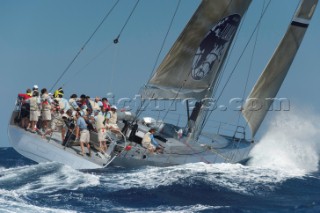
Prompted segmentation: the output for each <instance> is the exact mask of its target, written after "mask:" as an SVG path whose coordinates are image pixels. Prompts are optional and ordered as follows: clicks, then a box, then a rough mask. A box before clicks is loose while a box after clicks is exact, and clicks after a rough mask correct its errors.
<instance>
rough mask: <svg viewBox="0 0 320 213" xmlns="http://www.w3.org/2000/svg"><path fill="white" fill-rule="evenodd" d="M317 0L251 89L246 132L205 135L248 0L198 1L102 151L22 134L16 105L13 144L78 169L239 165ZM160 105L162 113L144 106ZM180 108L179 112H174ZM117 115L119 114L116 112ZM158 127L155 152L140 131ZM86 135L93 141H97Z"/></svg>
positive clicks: (304, 6)
mask: <svg viewBox="0 0 320 213" xmlns="http://www.w3.org/2000/svg"><path fill="white" fill-rule="evenodd" d="M317 3H318V1H317V0H301V1H300V5H299V7H298V8H297V10H296V12H295V14H294V16H293V19H292V21H291V23H290V24H289V27H288V29H287V32H286V33H285V35H284V37H283V39H282V40H281V42H280V44H279V45H278V47H277V49H276V50H275V52H274V54H273V56H272V58H271V59H270V61H269V63H268V64H267V66H266V68H265V69H264V70H263V72H262V74H261V76H260V77H259V78H258V80H257V82H256V84H255V85H254V87H253V88H252V91H251V92H250V94H249V96H248V98H247V101H246V102H245V104H244V105H243V106H242V109H241V113H242V115H243V117H244V119H245V120H246V122H247V124H248V126H249V127H250V130H251V135H250V137H249V138H247V134H246V131H245V130H246V128H245V127H243V126H239V125H234V126H233V125H229V126H228V128H230V129H228V130H227V131H226V130H225V126H226V125H225V123H218V124H217V126H216V129H217V130H216V131H215V132H209V133H206V132H204V131H203V130H204V128H205V126H206V124H207V123H208V120H209V119H210V112H211V111H212V110H211V106H212V102H213V100H214V99H215V98H216V95H217V94H216V91H217V86H218V84H219V81H220V78H221V72H222V70H223V68H224V64H225V62H226V59H227V57H228V55H229V52H230V50H231V46H232V44H233V42H234V40H235V37H236V35H237V32H238V31H239V28H240V24H241V22H242V21H243V17H244V15H245V13H246V11H247V10H248V8H249V6H250V4H251V0H237V1H233V0H203V1H202V2H201V3H200V5H199V7H198V9H197V10H196V11H195V13H194V14H193V16H192V17H191V19H190V21H189V22H188V24H187V25H186V27H185V28H184V30H183V31H182V33H181V34H180V36H179V37H178V39H177V40H176V42H175V43H174V44H173V46H172V48H171V49H170V51H169V52H168V54H167V55H166V57H165V58H164V60H163V61H162V63H161V64H160V66H159V67H158V69H157V70H156V71H155V72H154V73H153V75H152V76H151V78H150V79H149V81H148V82H147V83H146V85H144V86H143V87H142V88H141V90H140V95H141V100H142V101H141V106H140V107H138V109H137V111H136V113H135V115H134V116H129V117H130V118H126V116H122V119H119V125H120V123H121V124H122V123H123V122H121V121H122V120H123V121H124V125H123V126H121V127H122V137H121V138H119V137H117V136H114V135H112V133H110V135H109V136H108V142H109V143H110V145H109V148H108V155H107V156H100V154H99V153H98V152H96V153H95V155H94V156H93V157H91V158H90V157H82V156H79V155H77V152H78V151H79V147H77V146H75V145H74V146H70V147H63V146H62V145H61V141H59V136H58V134H57V135H55V133H54V134H53V136H52V138H51V139H50V140H49V141H48V142H44V141H43V140H41V139H40V138H39V136H38V135H36V134H32V133H29V132H26V131H24V130H23V129H21V128H20V127H18V126H17V124H16V123H15V118H16V117H17V116H18V115H19V112H20V107H19V104H18V105H17V107H16V109H15V110H14V111H13V114H12V117H11V120H10V124H9V128H8V133H9V137H10V139H11V143H12V146H13V147H14V148H15V149H16V150H17V151H18V152H19V153H20V154H22V155H24V156H26V157H28V158H30V159H32V160H34V161H36V162H46V161H57V162H60V163H64V164H67V165H70V166H72V167H74V168H76V169H91V168H102V167H106V166H108V165H115V166H122V167H138V166H147V165H150V166H172V165H179V164H186V163H196V162H204V163H223V162H225V163H241V162H245V161H246V160H248V155H249V152H250V150H251V149H252V148H253V146H254V145H255V143H256V142H255V140H254V138H255V135H256V133H257V131H258V129H259V127H260V125H261V123H262V122H263V120H264V118H265V116H266V114H267V112H268V109H269V107H270V106H271V104H272V101H273V100H274V98H275V96H276V95H277V93H278V91H279V89H280V87H281V85H282V83H283V81H284V79H285V77H286V74H287V72H288V70H289V68H290V65H291V64H292V62H293V60H294V57H295V55H296V53H297V51H298V48H299V46H300V44H301V42H302V39H303V37H304V34H305V32H306V30H307V28H308V25H309V22H310V20H311V18H312V15H313V13H314V11H315V8H316V5H317ZM153 102H156V103H158V102H164V103H166V104H167V106H168V107H167V109H165V110H163V111H162V115H161V116H160V114H159V113H155V112H154V111H152V110H146V109H148V106H149V105H150V104H153ZM177 102H179V103H183V104H185V114H186V117H187V119H186V121H185V122H184V123H182V122H180V121H179V118H177V119H176V120H173V121H172V122H168V121H167V120H168V119H166V118H168V117H169V116H170V114H172V113H174V112H173V111H172V110H170V109H171V108H172V107H174V106H176V103H177ZM179 110H182V109H179ZM120 117H121V116H120ZM151 128H154V129H156V134H155V136H154V137H155V138H156V140H157V141H158V142H159V144H160V145H161V147H162V148H163V151H162V152H161V153H153V152H150V151H149V150H147V149H146V148H144V147H143V146H142V145H141V142H142V140H143V137H144V135H145V134H146V133H147V132H148V131H149V130H150V129H151ZM95 134H96V133H95V132H91V135H92V137H91V138H92V140H91V143H93V144H95V143H97V137H96V135H95Z"/></svg>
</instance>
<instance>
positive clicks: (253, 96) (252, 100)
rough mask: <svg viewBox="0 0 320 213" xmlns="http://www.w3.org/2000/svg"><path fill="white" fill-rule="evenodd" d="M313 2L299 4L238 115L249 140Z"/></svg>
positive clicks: (277, 85)
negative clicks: (247, 131)
mask: <svg viewBox="0 0 320 213" xmlns="http://www.w3.org/2000/svg"><path fill="white" fill-rule="evenodd" d="M317 3H318V0H303V1H301V2H300V5H299V7H298V9H297V11H296V13H295V15H294V17H293V19H292V22H291V25H290V26H289V28H288V30H287V32H286V34H285V36H284V37H283V39H282V40H281V42H280V44H279V46H278V48H277V49H276V51H275V53H274V54H273V57H272V58H271V60H270V61H269V63H268V65H267V67H266V68H265V70H264V71H263V73H262V74H261V76H260V77H259V79H258V80H257V82H256V84H255V86H254V87H253V89H252V91H251V93H250V94H249V96H248V98H247V101H246V103H245V104H244V107H243V111H242V113H243V115H244V118H245V119H246V121H247V122H248V124H249V127H250V129H251V131H252V137H254V135H255V134H256V132H257V131H258V128H259V127H260V125H261V123H262V121H263V119H264V117H265V116H266V114H267V112H268V110H269V107H270V105H271V104H272V103H273V99H274V97H275V96H276V95H277V93H278V91H279V89H280V86H281V84H282V82H283V80H284V79H285V77H286V75H287V73H288V70H289V68H290V65H291V63H292V61H293V59H294V57H295V55H296V53H297V51H298V48H299V46H300V44H301V42H302V39H303V37H304V34H305V32H306V30H307V28H308V25H309V22H310V20H311V18H312V15H313V13H314V10H315V8H316V6H317Z"/></svg>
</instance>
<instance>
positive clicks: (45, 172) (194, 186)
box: [0, 148, 320, 212]
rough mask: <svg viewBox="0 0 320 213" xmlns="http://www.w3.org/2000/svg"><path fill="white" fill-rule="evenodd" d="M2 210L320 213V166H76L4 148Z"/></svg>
mask: <svg viewBox="0 0 320 213" xmlns="http://www.w3.org/2000/svg"><path fill="white" fill-rule="evenodd" d="M0 156H1V157H0V166H1V167H0V192H1V193H0V212H320V172H319V171H318V170H317V171H313V172H309V173H308V172H305V171H301V170H296V171H292V170H289V171H285V170H282V169H280V170H279V169H278V170H277V169H268V168H262V167H257V166H255V165H248V166H244V165H240V164H216V165H207V164H203V163H196V164H188V165H183V166H174V167H167V168H157V167H144V168H139V169H130V170H128V169H124V168H115V167H109V168H106V169H104V170H91V171H77V170H74V169H72V168H70V167H68V166H65V165H61V164H58V163H54V162H53V163H41V164H36V163H33V162H32V161H30V160H28V159H25V158H24V157H22V156H21V155H19V154H18V153H16V152H15V151H14V150H13V149H12V148H2V149H0Z"/></svg>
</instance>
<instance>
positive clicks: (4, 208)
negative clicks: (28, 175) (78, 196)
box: [0, 189, 75, 213]
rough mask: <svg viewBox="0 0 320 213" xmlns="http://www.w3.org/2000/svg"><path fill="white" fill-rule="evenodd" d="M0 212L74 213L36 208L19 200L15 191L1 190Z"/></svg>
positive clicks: (18, 195) (19, 196) (64, 210)
mask: <svg viewBox="0 0 320 213" xmlns="http://www.w3.org/2000/svg"><path fill="white" fill-rule="evenodd" d="M0 194H1V196H0V212H8V213H9V212H10V213H11V212H12V213H15V212H32V213H37V212H39V213H40V212H41V213H42V212H48V213H49V212H57V213H60V212H61V213H62V212H75V211H70V210H66V209H53V208H48V207H38V206H35V205H32V204H29V203H27V201H25V200H24V199H22V198H21V195H20V194H19V193H17V192H16V191H15V190H3V189H0Z"/></svg>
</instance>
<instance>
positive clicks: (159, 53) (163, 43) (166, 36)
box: [148, 0, 181, 81]
mask: <svg viewBox="0 0 320 213" xmlns="http://www.w3.org/2000/svg"><path fill="white" fill-rule="evenodd" d="M180 3H181V0H179V1H178V4H177V6H176V9H175V11H174V13H173V16H172V18H171V21H170V24H169V27H168V30H167V32H166V35H165V36H164V39H163V41H162V44H161V47H160V51H159V52H158V55H157V58H156V61H155V63H154V65H153V68H152V72H151V73H150V76H149V80H148V81H150V79H151V77H152V74H153V73H154V70H155V69H156V66H157V64H158V61H159V58H160V55H161V53H162V50H163V48H164V45H165V43H166V41H167V38H168V35H169V32H170V30H171V27H172V24H173V21H174V19H175V17H176V14H177V12H178V9H179V6H180Z"/></svg>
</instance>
